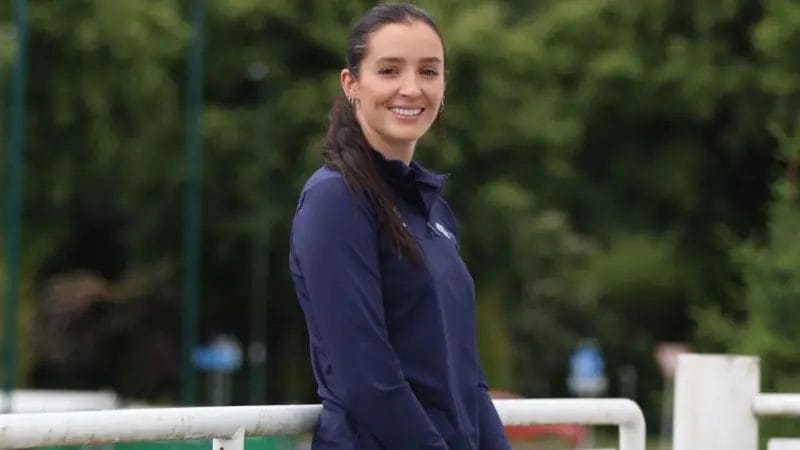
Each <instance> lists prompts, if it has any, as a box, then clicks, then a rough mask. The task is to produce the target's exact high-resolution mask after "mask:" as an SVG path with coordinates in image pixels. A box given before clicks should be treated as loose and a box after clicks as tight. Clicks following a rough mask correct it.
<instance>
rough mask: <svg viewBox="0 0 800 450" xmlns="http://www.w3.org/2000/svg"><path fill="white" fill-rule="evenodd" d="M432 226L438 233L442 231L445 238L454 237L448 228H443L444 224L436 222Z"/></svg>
mask: <svg viewBox="0 0 800 450" xmlns="http://www.w3.org/2000/svg"><path fill="white" fill-rule="evenodd" d="M434 226H435V227H436V231H438V232H439V233H442V234H443V235H444V236H445V237H446V238H447V239H451V240H452V239H453V238H455V236H454V235H453V233H451V232H450V230H448V229H447V228H445V227H444V225H442V224H440V223H439V222H436V225H434Z"/></svg>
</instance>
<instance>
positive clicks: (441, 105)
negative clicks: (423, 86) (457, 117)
mask: <svg viewBox="0 0 800 450" xmlns="http://www.w3.org/2000/svg"><path fill="white" fill-rule="evenodd" d="M443 112H444V96H442V103H441V104H440V105H439V114H441V113H443Z"/></svg>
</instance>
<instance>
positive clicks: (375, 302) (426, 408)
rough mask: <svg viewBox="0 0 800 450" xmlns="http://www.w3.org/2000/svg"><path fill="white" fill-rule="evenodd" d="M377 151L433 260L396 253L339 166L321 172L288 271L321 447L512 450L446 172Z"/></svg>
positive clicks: (295, 233) (302, 205)
mask: <svg viewBox="0 0 800 450" xmlns="http://www.w3.org/2000/svg"><path fill="white" fill-rule="evenodd" d="M374 156H375V159H376V162H377V164H378V166H379V167H380V169H381V171H382V173H383V175H384V176H385V179H386V180H387V182H388V184H389V186H390V187H391V188H392V191H393V193H394V194H395V201H396V207H397V210H398V212H399V214H400V216H401V218H402V220H403V222H404V224H405V225H406V227H407V229H408V230H409V231H410V232H411V234H412V235H413V237H414V238H415V240H416V241H417V243H418V244H419V248H420V249H421V250H422V253H423V254H424V259H425V261H424V266H422V265H419V264H415V263H414V262H413V261H411V260H410V259H408V258H406V257H401V256H400V255H399V254H398V251H397V250H396V249H395V248H393V246H392V245H391V244H390V243H389V239H388V237H387V236H385V235H384V233H382V231H381V229H380V228H379V226H378V223H377V218H376V214H375V210H374V209H373V207H372V206H371V204H370V203H369V202H367V201H366V200H365V198H364V197H363V196H362V195H359V194H355V193H353V191H351V190H349V189H348V187H347V185H346V184H345V182H344V179H343V178H342V176H341V174H340V173H339V172H337V171H336V170H333V169H331V168H327V167H323V168H321V169H319V170H318V171H317V172H316V173H314V174H313V175H312V176H311V178H310V179H309V180H308V182H307V183H306V185H305V187H304V189H303V192H302V194H301V196H300V199H299V202H298V206H297V211H296V213H295V218H294V221H293V225H292V236H291V245H290V247H291V250H290V267H291V272H292V277H293V279H294V283H295V287H296V290H297V295H298V298H299V301H300V304H301V306H302V308H303V311H304V313H305V317H306V323H307V325H308V332H309V338H310V347H311V349H310V350H311V363H312V367H313V370H314V376H315V378H316V381H317V385H318V393H319V395H320V397H321V398H322V404H323V410H322V415H321V416H320V421H319V426H318V428H317V431H316V434H315V436H314V441H313V444H312V448H313V449H314V450H328V449H347V450H373V449H376V450H377V449H384V450H428V449H431V450H433V449H436V450H442V449H449V450H505V449H509V448H510V447H509V445H508V441H507V439H506V437H505V433H504V430H503V427H502V425H501V423H500V420H499V418H498V416H497V412H496V411H495V409H494V406H493V405H492V403H491V400H490V399H489V396H488V393H487V387H486V383H485V382H484V380H483V376H482V374H481V369H480V364H479V362H478V353H477V348H476V338H475V304H474V302H475V286H474V283H473V280H472V277H471V276H470V274H469V271H468V270H467V267H466V266H465V265H464V262H463V261H462V260H461V257H460V255H459V251H458V248H459V245H458V234H457V229H456V222H455V218H454V217H453V213H452V212H451V210H450V208H449V207H448V206H447V203H445V201H444V200H443V199H442V196H441V192H442V188H443V185H444V182H445V177H444V176H442V175H437V174H433V173H431V172H429V171H427V170H426V169H424V168H423V167H422V166H420V165H419V164H417V163H413V162H412V163H411V165H410V166H406V165H405V164H403V163H402V162H401V161H395V160H386V159H384V158H383V157H382V156H381V155H380V154H379V153H378V152H374Z"/></svg>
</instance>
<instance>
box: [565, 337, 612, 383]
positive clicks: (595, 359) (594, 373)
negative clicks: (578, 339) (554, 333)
mask: <svg viewBox="0 0 800 450" xmlns="http://www.w3.org/2000/svg"><path fill="white" fill-rule="evenodd" d="M569 366H570V375H571V376H573V377H575V378H598V377H602V376H603V370H604V367H605V364H604V363H603V357H602V356H600V350H599V349H598V348H597V345H595V344H582V345H579V346H578V348H577V349H575V351H574V352H573V353H572V357H571V358H570V364H569Z"/></svg>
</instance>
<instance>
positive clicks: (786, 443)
mask: <svg viewBox="0 0 800 450" xmlns="http://www.w3.org/2000/svg"><path fill="white" fill-rule="evenodd" d="M760 375H761V373H760V368H759V363H758V358H755V357H752V356H730V355H696V354H686V355H680V356H679V357H678V369H677V373H676V379H675V413H674V420H673V430H674V436H673V448H674V450H714V449H725V450H756V449H757V448H758V417H762V416H784V417H792V416H794V417H800V394H765V393H761V392H760V378H761V377H760ZM769 448H770V449H787V450H788V449H800V445H798V442H797V441H796V440H785V439H782V440H775V441H774V442H770V444H769Z"/></svg>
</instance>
